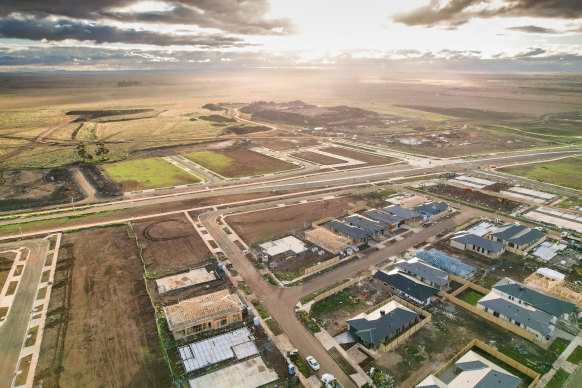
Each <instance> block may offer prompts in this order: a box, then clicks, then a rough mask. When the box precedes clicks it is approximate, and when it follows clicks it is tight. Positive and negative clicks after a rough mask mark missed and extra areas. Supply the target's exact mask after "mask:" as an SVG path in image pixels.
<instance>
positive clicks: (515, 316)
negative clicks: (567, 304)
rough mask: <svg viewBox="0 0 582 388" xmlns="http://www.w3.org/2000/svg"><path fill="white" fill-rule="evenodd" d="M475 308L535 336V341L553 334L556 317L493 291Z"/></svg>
mask: <svg viewBox="0 0 582 388" xmlns="http://www.w3.org/2000/svg"><path fill="white" fill-rule="evenodd" d="M477 308H479V309H480V310H483V311H485V312H486V313H489V314H492V315H493V316H495V317H497V318H500V319H503V320H504V321H507V322H509V323H512V324H514V325H515V326H517V327H519V328H521V329H523V330H525V331H527V332H529V333H533V334H535V336H536V339H537V340H540V341H546V340H549V339H550V338H551V337H552V335H553V334H554V328H555V323H556V322H557V321H558V320H557V318H556V317H554V316H552V315H551V314H548V313H546V312H544V311H541V310H538V309H536V308H535V307H532V306H530V305H527V304H524V303H518V302H517V301H515V300H512V299H507V298H504V297H503V296H502V295H500V294H498V293H497V292H495V291H492V292H490V293H489V294H487V295H486V296H484V297H483V298H482V299H481V300H479V302H477Z"/></svg>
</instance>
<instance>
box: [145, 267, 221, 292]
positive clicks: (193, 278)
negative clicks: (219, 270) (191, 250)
mask: <svg viewBox="0 0 582 388" xmlns="http://www.w3.org/2000/svg"><path fill="white" fill-rule="evenodd" d="M213 280H216V275H215V274H214V272H213V271H207V270H206V268H204V267H203V268H196V269H192V270H190V271H188V272H182V273H179V274H177V275H172V276H166V277H163V278H160V279H156V286H157V287H158V290H159V292H160V294H164V293H166V292H169V291H173V290H179V289H181V288H185V287H190V286H195V285H197V284H202V283H206V282H211V281H213Z"/></svg>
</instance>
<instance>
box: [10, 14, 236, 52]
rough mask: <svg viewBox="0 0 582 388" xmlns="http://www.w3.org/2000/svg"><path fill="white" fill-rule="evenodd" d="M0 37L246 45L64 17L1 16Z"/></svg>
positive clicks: (226, 39) (219, 38) (222, 38)
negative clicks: (83, 21)
mask: <svg viewBox="0 0 582 388" xmlns="http://www.w3.org/2000/svg"><path fill="white" fill-rule="evenodd" d="M0 37H4V38H16V39H30V40H48V41H63V40H67V39H73V40H78V41H91V42H95V43H127V44H145V45H154V46H172V45H176V46H194V47H200V48H226V47H234V46H236V47H240V46H245V45H246V44H244V43H243V42H242V40H241V39H239V38H234V37H227V36H222V35H217V34H214V35H207V34H198V35H170V34H162V33H158V32H152V31H144V30H136V29H124V28H119V27H114V26H106V25H98V24H94V23H82V22H76V21H72V20H66V19H61V20H58V21H57V22H52V21H48V20H46V19H41V20H37V19H15V18H4V19H0Z"/></svg>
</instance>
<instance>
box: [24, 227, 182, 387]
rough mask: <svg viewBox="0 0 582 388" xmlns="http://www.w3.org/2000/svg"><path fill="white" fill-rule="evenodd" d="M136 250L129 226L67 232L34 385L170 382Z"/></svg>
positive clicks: (165, 384) (150, 384)
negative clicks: (129, 232)
mask: <svg viewBox="0 0 582 388" xmlns="http://www.w3.org/2000/svg"><path fill="white" fill-rule="evenodd" d="M96 247H98V249H96ZM138 255H139V253H138V250H137V246H136V244H135V240H134V239H132V238H130V237H128V228H127V227H126V226H118V227H107V228H95V229H88V230H84V231H78V232H72V233H68V234H65V235H64V237H63V240H62V244H61V249H60V252H59V259H58V262H57V272H56V274H55V281H54V286H53V290H52V293H51V299H50V303H49V308H48V316H47V325H46V328H45V333H44V336H43V340H42V344H41V351H40V358H39V363H38V366H37V369H36V375H35V385H40V384H42V386H43V387H50V388H54V387H81V386H82V387H102V386H112V387H113V386H116V387H128V386H134V387H144V386H148V387H168V386H169V385H170V383H171V380H170V376H169V370H168V367H167V365H166V363H165V361H164V358H163V356H162V353H161V349H160V342H159V339H158V335H157V330H156V324H155V316H154V309H153V307H152V305H151V303H150V301H149V298H148V295H147V293H146V290H145V284H144V281H143V267H142V264H141V261H140V259H139V256H138Z"/></svg>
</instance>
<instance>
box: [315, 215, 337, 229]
mask: <svg viewBox="0 0 582 388" xmlns="http://www.w3.org/2000/svg"><path fill="white" fill-rule="evenodd" d="M333 220H335V218H333V217H325V218H322V219H321V220H317V221H314V222H312V223H311V227H312V228H313V229H315V228H317V227H318V226H320V225H322V224H325V223H327V222H329V221H333Z"/></svg>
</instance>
